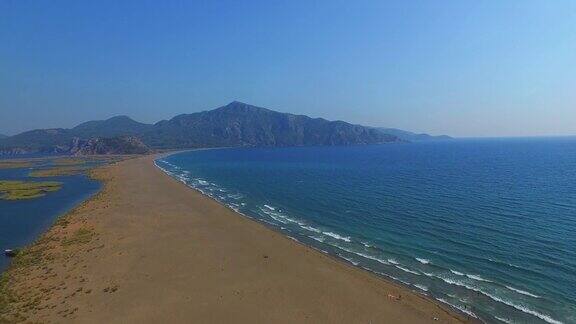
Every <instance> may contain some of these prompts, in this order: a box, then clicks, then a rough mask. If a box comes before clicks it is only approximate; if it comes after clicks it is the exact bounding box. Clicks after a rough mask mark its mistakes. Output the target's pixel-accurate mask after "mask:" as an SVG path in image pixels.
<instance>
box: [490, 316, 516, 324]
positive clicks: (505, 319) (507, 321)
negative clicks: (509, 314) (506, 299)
mask: <svg viewBox="0 0 576 324" xmlns="http://www.w3.org/2000/svg"><path fill="white" fill-rule="evenodd" d="M494 317H495V318H496V319H497V320H499V321H501V322H504V323H506V324H514V321H512V320H510V319H507V318H504V317H498V316H494Z"/></svg>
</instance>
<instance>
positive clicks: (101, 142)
mask: <svg viewBox="0 0 576 324" xmlns="http://www.w3.org/2000/svg"><path fill="white" fill-rule="evenodd" d="M150 152H151V150H150V148H149V147H148V146H146V145H145V144H144V143H142V141H140V139H138V138H136V137H134V136H118V137H112V138H100V137H98V138H92V139H89V140H82V139H79V138H75V139H74V140H73V143H72V147H71V148H70V151H69V153H70V154H72V155H97V154H146V153H150Z"/></svg>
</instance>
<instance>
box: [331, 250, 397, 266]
mask: <svg viewBox="0 0 576 324" xmlns="http://www.w3.org/2000/svg"><path fill="white" fill-rule="evenodd" d="M333 246H335V247H337V248H339V249H340V250H343V251H346V252H348V253H352V254H356V255H359V256H361V257H363V258H366V259H370V260H374V261H377V262H380V263H382V264H385V265H389V263H388V262H386V261H385V260H382V259H380V258H378V257H375V256H373V255H370V254H365V253H362V252H358V251H354V250H351V249H348V248H345V247H342V246H339V245H333Z"/></svg>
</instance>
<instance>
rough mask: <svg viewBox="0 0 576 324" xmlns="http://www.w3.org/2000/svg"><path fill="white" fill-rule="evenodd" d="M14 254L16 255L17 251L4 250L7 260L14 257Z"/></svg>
mask: <svg viewBox="0 0 576 324" xmlns="http://www.w3.org/2000/svg"><path fill="white" fill-rule="evenodd" d="M16 254H18V251H17V250H11V249H6V250H4V255H5V256H7V257H9V258H13V257H15V256H16Z"/></svg>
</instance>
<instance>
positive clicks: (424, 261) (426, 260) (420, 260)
mask: <svg viewBox="0 0 576 324" xmlns="http://www.w3.org/2000/svg"><path fill="white" fill-rule="evenodd" d="M416 260H418V262H420V263H422V264H428V263H430V260H428V259H424V258H416Z"/></svg>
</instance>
